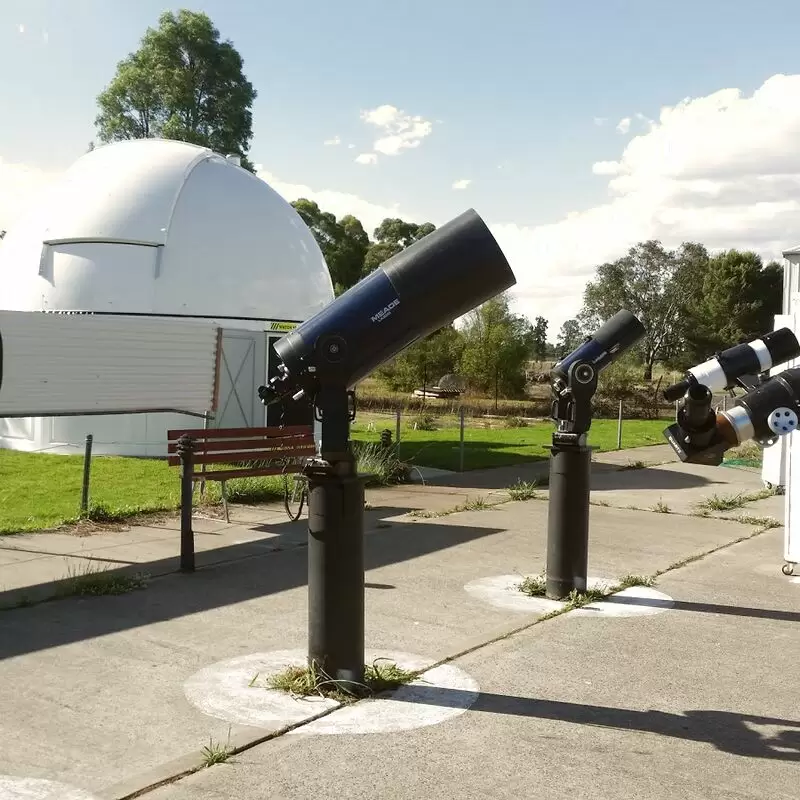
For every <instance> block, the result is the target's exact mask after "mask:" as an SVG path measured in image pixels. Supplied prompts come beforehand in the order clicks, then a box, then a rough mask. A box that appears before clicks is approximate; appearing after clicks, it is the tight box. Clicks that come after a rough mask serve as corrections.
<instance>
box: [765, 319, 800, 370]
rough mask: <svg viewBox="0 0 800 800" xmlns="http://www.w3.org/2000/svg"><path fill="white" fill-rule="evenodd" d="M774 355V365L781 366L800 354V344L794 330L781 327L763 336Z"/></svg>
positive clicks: (770, 352)
mask: <svg viewBox="0 0 800 800" xmlns="http://www.w3.org/2000/svg"><path fill="white" fill-rule="evenodd" d="M761 341H762V342H764V344H765V345H766V346H767V350H769V354H770V356H772V366H773V367H779V366H780V365H781V364H785V363H786V362H787V361H791V360H792V359H794V358H797V357H798V355H800V345H799V344H798V341H797V336H795V334H794V331H792V330H791V329H790V328H779V329H778V330H777V331H771V332H770V333H767V334H765V335H764V336H762V337H761Z"/></svg>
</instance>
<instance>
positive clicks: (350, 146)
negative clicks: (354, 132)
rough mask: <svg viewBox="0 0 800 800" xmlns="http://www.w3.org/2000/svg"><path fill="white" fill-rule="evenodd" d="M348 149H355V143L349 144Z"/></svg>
mask: <svg viewBox="0 0 800 800" xmlns="http://www.w3.org/2000/svg"><path fill="white" fill-rule="evenodd" d="M347 149H348V150H353V149H355V145H354V144H349V145H347Z"/></svg>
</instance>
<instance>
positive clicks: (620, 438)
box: [617, 400, 622, 450]
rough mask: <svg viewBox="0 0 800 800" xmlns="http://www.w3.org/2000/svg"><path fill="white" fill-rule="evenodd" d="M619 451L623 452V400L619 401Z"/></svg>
mask: <svg viewBox="0 0 800 800" xmlns="http://www.w3.org/2000/svg"><path fill="white" fill-rule="evenodd" d="M617 450H622V400H620V401H619V414H618V415H617Z"/></svg>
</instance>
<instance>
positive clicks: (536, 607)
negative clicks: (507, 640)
mask: <svg viewBox="0 0 800 800" xmlns="http://www.w3.org/2000/svg"><path fill="white" fill-rule="evenodd" d="M523 580H525V577H524V576H523V575H494V576H492V577H490V578H479V579H478V580H475V581H471V582H470V583H468V584H467V585H466V586H465V587H464V591H466V592H467V594H469V595H472V597H474V598H475V599H476V600H483V601H484V602H485V603H489V604H490V605H493V606H496V607H497V608H505V609H508V610H509V611H524V612H526V613H528V614H550V613H552V612H553V611H560V610H561V609H562V608H564V606H565V605H566V603H565V602H564V601H563V600H549V599H548V598H547V597H531V596H530V595H528V594H525V593H524V592H523V591H522V590H521V589H520V588H519V586H520V584H521V583H522V582H523ZM586 583H587V585H588V587H589V588H590V589H602V588H604V587H608V586H610V585H611V581H607V580H604V579H603V578H588V579H587V581H586Z"/></svg>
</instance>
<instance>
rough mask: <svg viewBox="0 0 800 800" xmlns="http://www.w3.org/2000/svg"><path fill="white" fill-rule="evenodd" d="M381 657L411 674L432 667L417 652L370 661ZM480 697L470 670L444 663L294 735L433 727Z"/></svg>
mask: <svg viewBox="0 0 800 800" xmlns="http://www.w3.org/2000/svg"><path fill="white" fill-rule="evenodd" d="M377 658H380V659H388V661H390V662H392V661H393V662H394V663H395V664H397V666H398V667H402V668H403V669H409V670H418V669H424V668H425V665H426V664H430V659H425V658H422V657H421V656H417V655H414V654H412V653H378V652H371V653H369V654H368V655H367V662H368V663H369V662H371V661H372V660H373V659H377ZM479 694H480V686H479V685H478V682H477V681H476V680H475V679H474V678H472V677H470V676H469V675H468V674H467V673H466V672H464V670H462V669H459V668H458V667H457V666H455V665H454V664H441V665H440V666H438V667H433V668H432V669H429V670H426V671H425V672H423V673H422V674H421V675H420V677H419V678H417V680H415V681H412V682H411V683H409V684H406V685H405V686H400V687H399V688H397V689H395V690H394V691H393V692H391V693H389V694H387V695H386V696H385V697H374V698H369V699H367V700H362V701H361V702H359V703H354V704H353V705H348V706H343V707H342V708H341V709H339V710H338V711H336V712H335V713H333V714H329V715H328V716H327V717H323V718H322V719H316V720H314V721H313V722H310V723H309V724H308V725H304V726H303V727H301V728H295V729H294V730H293V731H290V734H293V735H296V736H313V735H317V734H329V735H330V734H337V733H338V734H342V733H347V734H365V733H397V732H399V731H410V730H414V729H415V728H427V727H429V726H431V725H439V724H441V723H442V722H446V721H447V720H449V719H453V718H454V717H458V716H460V715H461V714H463V713H464V712H465V711H467V710H468V709H469V708H470V706H472V705H473V703H474V702H475V701H476V700H477V699H478V695H479Z"/></svg>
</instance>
